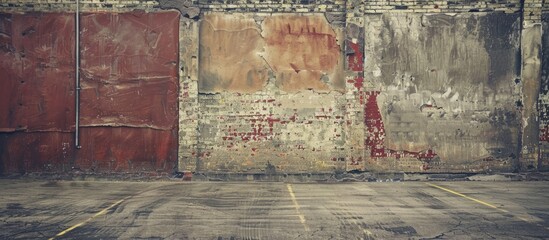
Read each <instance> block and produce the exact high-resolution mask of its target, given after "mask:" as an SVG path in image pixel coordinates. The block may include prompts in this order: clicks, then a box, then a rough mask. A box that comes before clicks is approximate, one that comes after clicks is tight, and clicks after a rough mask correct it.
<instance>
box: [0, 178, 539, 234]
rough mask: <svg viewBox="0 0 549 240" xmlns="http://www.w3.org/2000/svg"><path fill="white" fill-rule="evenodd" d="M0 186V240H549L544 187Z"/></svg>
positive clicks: (17, 182)
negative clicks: (48, 239)
mask: <svg viewBox="0 0 549 240" xmlns="http://www.w3.org/2000/svg"><path fill="white" fill-rule="evenodd" d="M0 183H1V185H2V188H1V189H2V190H1V194H0V239H34V238H51V237H54V236H56V235H58V237H56V239H547V238H549V205H548V204H547V199H549V191H547V190H549V182H546V181H540V182H473V181H470V182H465V181H456V182H451V181H445V182H430V183H432V184H436V185H437V186H441V187H443V188H446V189H451V190H452V191H455V192H456V193H460V194H462V195H463V196H467V197H469V198H471V199H476V200H478V201H482V202H484V203H488V204H489V205H490V206H492V207H488V206H486V205H483V204H479V203H478V202H475V201H473V200H471V199H467V198H465V197H463V196H459V195H456V194H452V193H450V192H446V191H444V190H441V189H438V188H436V187H432V186H430V185H428V184H427V182H369V183H357V182H355V183H323V184H318V183H292V184H290V183H282V182H176V181H173V182H115V181H43V180H42V181H37V180H25V179H17V180H13V179H12V180H7V179H2V180H0ZM75 226H76V227H75ZM72 227H73V228H72ZM71 228H72V229H71Z"/></svg>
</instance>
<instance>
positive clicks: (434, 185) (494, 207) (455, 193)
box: [426, 183, 509, 213]
mask: <svg viewBox="0 0 549 240" xmlns="http://www.w3.org/2000/svg"><path fill="white" fill-rule="evenodd" d="M426 184H427V185H429V186H431V187H435V188H438V189H440V190H443V191H446V192H449V193H452V194H454V195H458V196H460V197H463V198H466V199H469V200H471V201H473V202H476V203H480V204H482V205H484V206H487V207H491V208H493V209H496V210H498V211H501V212H505V213H507V212H509V211H507V210H505V209H501V208H498V207H496V206H494V205H492V204H490V203H487V202H484V201H481V200H478V199H476V198H472V197H469V196H467V195H465V194H462V193H458V192H456V191H453V190H450V189H448V188H445V187H441V186H439V185H436V184H432V183H426Z"/></svg>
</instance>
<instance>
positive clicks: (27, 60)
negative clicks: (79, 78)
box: [0, 13, 74, 132]
mask: <svg viewBox="0 0 549 240" xmlns="http://www.w3.org/2000/svg"><path fill="white" fill-rule="evenodd" d="M0 29H1V32H3V33H5V34H2V35H0V36H1V37H0V44H1V45H0V72H1V74H0V94H1V99H2V100H1V101H0V112H1V113H2V114H0V132H10V131H15V130H26V131H69V130H70V128H71V126H72V125H74V104H73V103H72V102H73V99H74V91H73V89H74V83H73V82H74V18H73V16H72V15H70V14H62V13H28V14H13V15H12V14H0Z"/></svg>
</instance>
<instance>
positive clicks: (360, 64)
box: [347, 41, 364, 72]
mask: <svg viewBox="0 0 549 240" xmlns="http://www.w3.org/2000/svg"><path fill="white" fill-rule="evenodd" d="M347 44H348V45H349V47H351V48H352V49H353V53H352V54H349V55H347V63H348V66H349V70H352V71H357V72H360V71H362V70H363V69H364V53H362V49H361V47H360V45H359V44H358V43H353V42H352V41H347Z"/></svg>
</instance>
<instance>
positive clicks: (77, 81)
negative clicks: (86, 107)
mask: <svg viewBox="0 0 549 240" xmlns="http://www.w3.org/2000/svg"><path fill="white" fill-rule="evenodd" d="M74 18H75V19H76V23H75V51H74V52H75V66H74V67H75V73H76V74H75V78H76V79H75V87H76V89H75V90H76V91H75V99H74V101H75V113H76V114H75V115H76V116H75V123H74V126H75V129H74V146H75V147H76V148H77V149H80V148H82V146H80V1H79V0H76V11H75V13H74Z"/></svg>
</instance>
